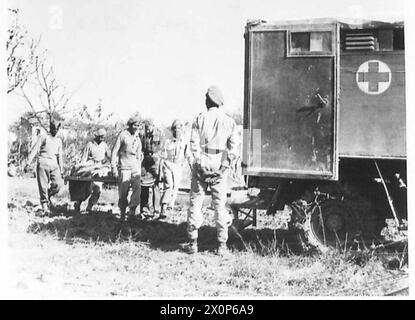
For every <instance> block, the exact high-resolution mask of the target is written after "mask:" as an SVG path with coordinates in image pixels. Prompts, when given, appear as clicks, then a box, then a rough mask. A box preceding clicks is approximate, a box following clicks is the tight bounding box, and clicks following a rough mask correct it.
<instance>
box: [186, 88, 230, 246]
mask: <svg viewBox="0 0 415 320" xmlns="http://www.w3.org/2000/svg"><path fill="white" fill-rule="evenodd" d="M207 98H209V99H211V100H212V101H213V102H214V103H215V104H216V107H210V108H209V107H208V110H207V111H206V112H204V113H201V114H199V115H198V116H197V117H196V118H195V119H194V121H193V123H192V131H191V138H190V150H191V152H192V155H193V157H194V165H193V168H192V180H191V187H190V207H189V210H188V218H187V233H188V237H189V239H190V240H191V241H193V243H195V241H196V240H197V237H198V229H199V228H200V226H201V225H202V222H203V214H202V204H203V199H204V196H205V193H206V190H207V188H208V187H210V190H211V194H212V204H213V206H214V209H215V220H216V230H217V239H218V242H219V248H221V247H223V246H225V247H226V241H227V239H228V227H229V226H230V224H231V223H232V219H231V216H230V215H229V213H228V211H227V209H226V200H227V191H228V186H227V179H226V178H225V177H223V175H222V174H218V175H216V177H215V179H214V182H213V183H212V182H211V181H212V180H209V179H208V178H207V175H205V173H206V172H212V173H217V172H219V171H220V170H222V168H226V167H229V165H230V162H231V161H232V160H233V159H234V158H235V157H236V155H235V153H234V152H235V147H236V123H235V121H234V120H233V119H232V118H231V117H230V116H228V115H227V114H226V113H224V112H223V111H222V110H221V109H219V108H218V106H221V105H222V104H223V98H222V96H221V93H220V92H219V90H218V89H217V88H216V87H210V88H209V89H208V93H207ZM201 171H202V173H201ZM196 250H197V249H196Z"/></svg>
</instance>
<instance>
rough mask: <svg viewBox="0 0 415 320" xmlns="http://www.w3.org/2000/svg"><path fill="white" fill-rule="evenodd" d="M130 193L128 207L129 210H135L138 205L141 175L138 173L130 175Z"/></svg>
mask: <svg viewBox="0 0 415 320" xmlns="http://www.w3.org/2000/svg"><path fill="white" fill-rule="evenodd" d="M130 183H131V188H132V193H131V197H130V203H129V205H128V206H129V207H130V210H135V208H137V206H138V205H139V204H140V194H141V175H140V173H137V172H135V173H131V178H130Z"/></svg>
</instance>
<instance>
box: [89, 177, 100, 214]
mask: <svg viewBox="0 0 415 320" xmlns="http://www.w3.org/2000/svg"><path fill="white" fill-rule="evenodd" d="M101 190H102V182H97V181H94V182H92V194H91V197H90V198H89V200H88V206H87V210H91V208H92V206H93V205H95V204H97V203H98V200H99V197H100V195H101Z"/></svg>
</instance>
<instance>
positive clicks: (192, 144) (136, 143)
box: [28, 86, 237, 254]
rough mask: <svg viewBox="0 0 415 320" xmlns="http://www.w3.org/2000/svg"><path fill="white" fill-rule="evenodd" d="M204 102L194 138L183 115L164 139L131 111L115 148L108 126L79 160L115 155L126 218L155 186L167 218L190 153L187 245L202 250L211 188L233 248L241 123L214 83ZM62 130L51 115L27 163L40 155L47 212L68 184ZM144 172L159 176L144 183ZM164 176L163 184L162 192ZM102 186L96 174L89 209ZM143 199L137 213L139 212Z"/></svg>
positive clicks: (221, 239) (222, 240)
mask: <svg viewBox="0 0 415 320" xmlns="http://www.w3.org/2000/svg"><path fill="white" fill-rule="evenodd" d="M205 104H206V108H207V110H206V111H205V112H203V113H200V114H199V115H198V116H196V117H195V119H194V120H193V122H192V127H191V134H190V141H189V142H186V141H185V139H184V136H183V123H182V122H181V121H180V120H176V121H174V122H173V124H172V126H171V131H172V135H173V138H172V139H167V140H166V141H164V143H163V144H161V139H160V134H158V132H157V130H155V128H154V126H153V125H152V123H151V122H149V121H144V122H141V121H140V119H139V118H138V117H132V118H130V119H129V120H128V122H127V129H125V130H122V131H121V132H120V133H119V134H118V137H117V139H116V142H115V144H114V146H113V148H112V150H110V148H109V147H108V145H107V144H106V143H105V141H104V140H105V135H106V132H105V130H104V129H99V130H97V131H96V132H95V134H94V140H93V141H90V142H88V144H87V145H86V147H85V150H84V153H83V157H82V159H81V163H82V162H88V161H89V162H93V163H103V162H105V161H108V162H109V163H110V166H111V175H112V176H113V177H115V178H116V180H117V182H118V195H119V198H118V207H119V209H120V219H121V220H122V221H124V220H125V219H126V218H131V217H134V216H135V215H136V214H140V215H141V214H147V213H148V212H149V196H150V193H152V195H153V207H154V211H155V212H158V213H159V218H161V219H163V218H165V217H166V213H168V211H169V208H172V207H173V206H174V203H175V199H176V197H177V192H178V187H179V182H180V180H181V170H182V166H181V164H182V163H183V161H184V160H186V161H187V163H188V164H189V166H190V169H191V181H190V206H189V209H188V215H187V234H188V239H189V242H188V244H187V246H186V250H187V251H188V252H189V253H196V252H197V251H198V242H197V239H198V229H199V228H200V227H201V225H202V222H203V213H202V205H203V200H204V197H205V195H206V191H207V189H208V188H209V189H210V191H211V195H212V204H213V207H214V210H215V221H216V229H217V240H218V248H217V252H218V253H219V254H223V253H225V252H226V251H227V246H226V242H227V240H228V228H229V226H230V225H231V223H232V218H231V216H230V215H229V213H228V210H227V209H226V200H227V193H228V191H229V186H228V185H227V179H226V172H227V170H229V168H230V166H231V164H232V163H233V161H234V160H235V158H236V156H237V155H236V154H235V151H236V143H237V142H236V123H235V121H234V120H233V119H232V118H231V117H230V116H229V115H227V114H226V113H225V112H224V111H223V109H222V106H223V104H224V99H223V95H222V93H221V91H220V90H219V89H218V88H217V87H216V86H211V87H209V88H208V90H207V92H206V95H205ZM58 130H59V125H56V124H55V123H51V124H50V130H49V134H47V135H45V136H42V137H41V138H40V139H39V140H38V141H37V143H36V144H35V145H34V147H33V148H32V150H31V152H30V154H29V157H28V165H29V164H30V163H31V162H32V161H33V159H34V157H35V156H36V155H37V156H38V161H37V168H36V173H37V174H36V176H37V183H38V188H39V194H40V202H41V205H42V209H43V211H44V212H49V210H50V206H51V197H52V196H53V195H55V194H57V193H58V192H59V190H60V188H61V187H62V185H63V179H62V172H63V159H62V141H61V140H60V139H59V138H58V137H57V132H58ZM146 177H148V178H149V180H151V181H153V182H155V183H151V184H145V183H143V181H145V180H146ZM159 184H162V192H161V193H160V189H159V187H158V186H159ZM101 190H102V182H98V181H93V182H92V192H91V195H90V196H89V199H88V205H87V207H86V211H87V212H90V211H92V207H93V206H94V205H95V204H96V203H97V202H98V199H99V197H100V194H101ZM130 190H131V194H130V197H129V199H128V195H129V192H130ZM150 191H152V192H150ZM81 202H82V201H81V200H77V201H76V203H75V210H76V211H80V207H81ZM138 207H140V212H139V213H138V212H136V211H137V208H138ZM127 209H128V210H127Z"/></svg>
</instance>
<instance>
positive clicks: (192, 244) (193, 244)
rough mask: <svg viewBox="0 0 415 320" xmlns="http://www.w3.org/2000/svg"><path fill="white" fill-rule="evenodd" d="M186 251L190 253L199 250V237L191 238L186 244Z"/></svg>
mask: <svg viewBox="0 0 415 320" xmlns="http://www.w3.org/2000/svg"><path fill="white" fill-rule="evenodd" d="M185 251H186V252H187V253H189V254H195V253H197V251H198V246H197V239H194V240H190V241H189V242H188V243H187V244H186V246H185Z"/></svg>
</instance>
